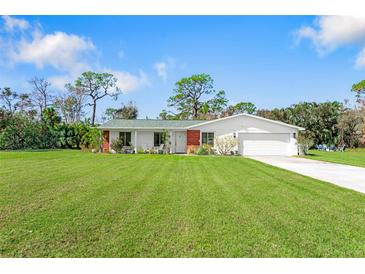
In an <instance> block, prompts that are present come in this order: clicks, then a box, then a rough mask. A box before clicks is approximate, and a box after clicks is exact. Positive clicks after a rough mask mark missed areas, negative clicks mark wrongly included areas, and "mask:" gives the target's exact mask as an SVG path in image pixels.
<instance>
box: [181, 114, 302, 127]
mask: <svg viewBox="0 0 365 274" xmlns="http://www.w3.org/2000/svg"><path fill="white" fill-rule="evenodd" d="M239 116H247V117H251V118H256V119H259V120H263V121H267V122H271V123H274V124H278V125H282V126H286V127H291V128H296V129H298V130H305V128H303V127H298V126H294V125H290V124H287V123H283V122H280V121H275V120H271V119H267V118H263V117H260V116H256V115H252V114H247V113H240V114H236V115H232V116H227V117H223V118H218V119H215V120H210V121H206V122H203V123H200V124H196V125H192V126H188V127H186V129H190V128H194V127H199V126H203V125H207V124H211V123H215V122H218V121H223V120H227V119H232V118H236V117H239Z"/></svg>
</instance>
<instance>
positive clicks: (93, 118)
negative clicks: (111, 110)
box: [91, 101, 96, 126]
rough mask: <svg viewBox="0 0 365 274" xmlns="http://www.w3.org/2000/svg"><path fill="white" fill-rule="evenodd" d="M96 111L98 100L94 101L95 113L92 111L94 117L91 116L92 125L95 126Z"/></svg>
mask: <svg viewBox="0 0 365 274" xmlns="http://www.w3.org/2000/svg"><path fill="white" fill-rule="evenodd" d="M95 112H96V102H95V101H94V103H93V113H92V118H91V125H92V126H94V124H95Z"/></svg>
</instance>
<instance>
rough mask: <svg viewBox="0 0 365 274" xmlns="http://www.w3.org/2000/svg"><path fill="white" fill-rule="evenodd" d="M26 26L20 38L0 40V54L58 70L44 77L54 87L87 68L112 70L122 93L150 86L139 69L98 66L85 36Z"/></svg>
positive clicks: (9, 60)
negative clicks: (128, 70)
mask: <svg viewBox="0 0 365 274" xmlns="http://www.w3.org/2000/svg"><path fill="white" fill-rule="evenodd" d="M12 19H13V18H12ZM30 27H31V28H30V30H29V32H28V33H22V34H21V35H20V37H10V38H9V39H7V41H6V42H5V41H0V47H1V49H2V52H1V51H0V57H1V55H2V54H3V56H4V57H5V58H6V59H7V60H6V61H7V63H10V64H13V65H16V64H19V63H27V64H33V65H35V66H36V67H37V68H38V69H44V68H46V67H50V68H53V69H54V70H56V71H58V72H59V73H60V74H58V75H54V76H50V77H48V81H49V82H50V83H51V84H52V86H53V87H54V88H55V89H58V90H64V86H65V84H66V83H73V82H74V81H75V80H76V78H77V77H79V76H80V75H81V74H82V73H83V72H84V71H88V70H93V71H99V72H109V73H112V74H113V75H114V76H115V77H116V78H117V79H118V83H117V84H118V87H119V88H120V89H121V91H122V92H123V93H128V92H131V91H134V90H137V89H139V88H141V87H145V86H148V85H150V82H149V79H148V76H147V75H146V73H144V71H143V70H139V71H138V73H136V74H133V73H130V72H127V71H121V70H113V69H110V68H107V67H104V66H101V65H98V62H97V60H96V59H95V55H93V53H95V52H97V48H96V46H95V45H94V44H93V42H92V41H91V40H90V39H88V38H85V37H82V36H78V35H75V34H70V33H65V32H60V31H57V32H54V33H48V34H44V33H42V32H41V31H40V29H41V27H40V26H36V25H35V26H30ZM123 55H124V52H123V51H120V52H119V57H122V56H123ZM93 57H94V58H93Z"/></svg>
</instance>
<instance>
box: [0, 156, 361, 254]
mask: <svg viewBox="0 0 365 274" xmlns="http://www.w3.org/2000/svg"><path fill="white" fill-rule="evenodd" d="M4 154H6V157H2V156H3V155H4ZM18 154H22V157H19V155H18ZM24 155H25V156H24ZM53 159H57V160H54V161H53ZM23 162H24V163H25V165H26V166H27V168H28V172H27V173H28V176H24V174H25V173H24V171H22V172H19V173H14V174H9V173H0V201H1V202H0V204H1V208H0V256H2V257H7V256H10V257H352V256H355V257H363V256H364V254H365V218H364V217H365V202H364V201H365V197H364V196H365V195H363V194H360V193H356V192H354V191H350V190H345V189H342V188H339V187H336V186H333V185H331V184H328V183H324V182H321V181H318V180H314V179H311V178H308V177H304V176H301V175H298V174H295V173H292V172H287V171H285V170H281V169H278V168H275V167H271V166H267V165H264V164H262V163H259V162H256V161H253V160H250V159H245V158H242V157H204V156H197V157H188V156H178V155H105V154H97V155H95V154H88V153H81V152H77V151H48V152H35V153H31V152H26V153H22V152H6V153H0V164H1V165H2V164H4V165H5V166H6V167H7V168H10V169H11V170H15V169H16V167H20V166H22V165H23ZM32 163H34V166H32ZM41 163H43V164H44V163H48V165H47V166H44V167H42V164H41ZM41 171H44V172H41ZM4 190H5V191H4ZM10 190H11V191H10Z"/></svg>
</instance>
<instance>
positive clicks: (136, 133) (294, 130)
mask: <svg viewBox="0 0 365 274" xmlns="http://www.w3.org/2000/svg"><path fill="white" fill-rule="evenodd" d="M100 129H101V130H103V136H104V144H103V150H104V151H105V152H109V151H112V150H111V148H110V144H111V142H112V141H113V140H115V139H116V138H118V137H121V138H122V139H123V140H125V142H126V145H128V146H133V147H134V148H135V149H136V150H138V149H151V148H155V147H158V146H159V145H160V144H161V134H162V133H163V132H167V133H168V135H169V136H170V144H171V145H170V146H171V148H170V152H171V153H187V152H189V151H190V150H191V149H192V148H194V147H195V148H196V147H199V146H201V145H203V144H209V145H212V146H213V147H214V145H215V144H214V140H215V139H216V138H221V137H224V136H232V137H234V138H236V139H237V146H236V147H235V148H234V151H237V152H238V154H240V155H297V154H298V145H297V140H296V137H297V136H298V132H299V131H300V130H304V128H301V127H297V126H293V125H289V124H285V123H282V122H278V121H274V120H269V119H265V118H262V117H259V116H255V115H250V114H238V115H234V116H229V117H225V118H220V119H215V120H211V121H197V120H189V121H186V120H148V119H147V120H123V119H115V120H111V121H109V122H107V123H105V124H103V125H102V126H100Z"/></svg>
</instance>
